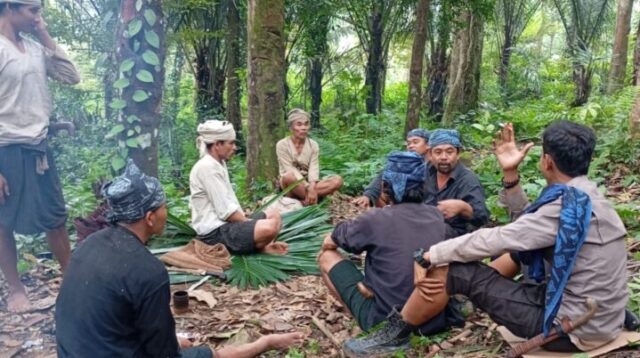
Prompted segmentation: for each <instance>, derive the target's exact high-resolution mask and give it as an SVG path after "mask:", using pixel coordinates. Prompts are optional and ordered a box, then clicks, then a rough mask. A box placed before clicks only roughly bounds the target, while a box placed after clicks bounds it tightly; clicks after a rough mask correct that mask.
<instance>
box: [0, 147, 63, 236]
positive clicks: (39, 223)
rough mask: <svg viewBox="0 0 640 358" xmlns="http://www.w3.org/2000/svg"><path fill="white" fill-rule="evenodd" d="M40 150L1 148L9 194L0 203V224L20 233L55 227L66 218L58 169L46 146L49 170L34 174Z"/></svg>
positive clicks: (0, 167)
mask: <svg viewBox="0 0 640 358" xmlns="http://www.w3.org/2000/svg"><path fill="white" fill-rule="evenodd" d="M39 155H41V153H40V152H37V151H34V150H31V149H27V148H25V147H24V146H22V145H19V144H12V145H8V146H4V147H0V174H1V175H2V176H3V177H4V178H5V180H6V181H7V183H8V184H9V191H10V195H9V197H5V203H4V205H0V226H2V227H3V228H6V229H8V230H10V231H15V232H18V233H20V234H38V233H41V232H47V231H51V230H54V229H58V228H60V227H61V226H63V225H64V223H65V222H66V220H67V210H66V208H65V204H64V197H63V196H62V184H61V183H60V177H59V176H58V170H57V169H56V165H55V163H54V160H53V155H52V154H51V149H49V148H47V152H46V155H47V161H48V163H49V169H48V170H46V171H45V172H44V174H42V175H40V174H38V173H36V159H37V157H38V156H39Z"/></svg>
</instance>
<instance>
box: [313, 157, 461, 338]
mask: <svg viewBox="0 0 640 358" xmlns="http://www.w3.org/2000/svg"><path fill="white" fill-rule="evenodd" d="M424 175H425V163H424V159H423V157H422V156H420V155H418V154H417V153H413V152H394V153H392V154H390V155H389V157H388V160H387V164H386V166H385V169H384V171H383V173H382V183H381V193H382V194H381V196H382V197H383V200H384V201H385V202H388V203H390V205H388V206H385V207H383V208H374V209H371V210H369V211H367V212H366V213H364V214H362V215H360V216H359V217H357V218H356V219H354V220H351V221H347V222H342V223H340V224H338V225H337V226H336V228H335V230H334V231H333V233H331V234H330V235H328V236H327V237H326V238H325V241H324V244H323V247H322V250H323V251H322V253H321V254H320V255H319V257H318V263H319V266H320V272H321V273H322V278H323V280H324V282H325V284H326V285H327V287H328V288H329V290H330V292H331V293H332V294H333V295H334V296H335V297H336V298H337V299H338V300H340V301H341V302H342V303H343V304H344V306H345V307H346V308H348V309H349V311H350V312H351V314H352V316H353V317H354V318H355V319H356V321H357V322H358V324H359V326H360V327H361V328H362V329H363V330H369V329H370V328H371V327H373V326H374V325H376V324H377V323H378V322H380V321H382V320H383V319H384V318H385V317H386V315H387V313H388V312H389V311H390V310H391V309H392V308H393V307H394V306H396V305H401V304H403V303H404V302H405V301H406V299H407V298H408V297H409V295H410V293H411V291H412V289H413V263H412V261H411V257H412V256H411V255H412V253H413V251H414V250H415V249H416V248H418V247H421V246H420V245H427V246H431V245H433V244H435V243H438V242H440V241H442V240H443V239H444V231H445V227H444V220H443V217H442V214H441V213H440V212H439V211H438V209H437V208H435V207H434V206H430V205H426V204H424V203H423V191H422V187H423V185H424ZM338 247H340V248H342V249H343V250H345V251H347V252H349V253H354V254H360V253H361V252H363V251H366V252H367V256H366V263H365V271H364V275H363V274H362V273H361V272H360V270H359V269H358V268H357V267H356V266H355V265H354V264H353V262H351V261H350V260H347V259H345V258H344V257H342V255H341V254H340V253H339V252H338V251H337V248H338ZM407 260H408V261H407ZM456 319H457V310H456V309H455V308H450V309H448V310H447V311H446V312H443V313H442V314H440V315H439V316H437V317H435V318H434V319H432V320H431V321H429V322H427V323H426V324H424V325H422V327H421V331H422V333H424V334H433V333H436V332H438V331H441V330H444V329H447V328H448V327H449V326H451V325H452V324H454V323H456V322H457V321H456Z"/></svg>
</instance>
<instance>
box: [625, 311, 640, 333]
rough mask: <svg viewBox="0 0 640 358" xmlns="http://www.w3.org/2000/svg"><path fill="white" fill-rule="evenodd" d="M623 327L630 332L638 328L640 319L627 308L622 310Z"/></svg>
mask: <svg viewBox="0 0 640 358" xmlns="http://www.w3.org/2000/svg"><path fill="white" fill-rule="evenodd" d="M624 328H626V329H627V330H628V331H632V332H633V331H635V330H637V329H638V328H640V319H638V317H637V316H636V315H635V314H634V313H633V312H632V311H631V310H630V309H628V308H627V309H625V310H624Z"/></svg>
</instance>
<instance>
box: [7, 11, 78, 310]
mask: <svg viewBox="0 0 640 358" xmlns="http://www.w3.org/2000/svg"><path fill="white" fill-rule="evenodd" d="M41 11H42V3H41V1H39V0H0V98H1V99H2V100H0V268H1V269H2V272H3V273H4V276H5V278H6V280H7V284H8V288H9V290H8V291H9V294H8V296H7V298H6V303H7V305H6V309H7V310H8V311H10V312H22V311H27V310H29V309H30V308H31V306H30V304H29V300H28V297H27V292H26V290H25V288H24V286H23V285H22V283H21V282H20V278H19V275H18V271H17V269H16V265H17V255H16V242H15V237H14V232H17V233H21V234H38V233H41V232H45V233H46V237H47V241H48V243H49V247H50V248H51V251H52V252H53V253H54V254H55V256H56V258H57V259H58V261H59V262H60V266H61V268H62V270H65V269H66V266H67V263H68V262H69V256H70V249H69V237H68V234H67V230H66V228H65V222H66V220H67V212H66V209H65V203H64V197H63V195H62V189H61V187H62V185H61V184H60V178H59V177H58V173H57V170H56V167H55V163H54V162H53V157H52V155H51V150H50V149H49V147H48V145H47V134H48V133H49V132H50V131H49V130H50V127H52V126H50V123H49V117H50V116H51V110H52V105H51V96H50V94H49V89H48V87H47V77H51V78H53V79H55V80H58V81H60V82H63V83H67V84H76V83H78V82H79V81H80V77H79V75H78V72H77V71H76V69H75V67H74V65H73V63H71V61H69V59H68V58H67V55H66V54H65V53H64V51H63V50H62V49H61V48H60V47H59V46H57V45H56V43H55V41H54V40H53V39H52V38H51V36H49V33H48V32H47V24H46V22H45V21H44V19H43V18H42V14H41Z"/></svg>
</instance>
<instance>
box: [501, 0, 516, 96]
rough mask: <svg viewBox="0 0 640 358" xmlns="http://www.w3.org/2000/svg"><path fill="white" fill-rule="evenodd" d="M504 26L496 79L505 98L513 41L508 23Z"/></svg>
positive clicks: (507, 92) (507, 90)
mask: <svg viewBox="0 0 640 358" xmlns="http://www.w3.org/2000/svg"><path fill="white" fill-rule="evenodd" d="M507 1H508V0H507ZM504 27H505V28H504V43H503V44H502V50H501V52H500V69H499V72H498V80H499V82H500V89H501V91H502V95H503V96H504V98H505V99H506V98H508V97H509V88H508V81H509V63H510V62H511V47H512V46H513V42H512V39H511V35H509V33H510V32H511V31H510V30H509V29H508V25H506V24H505V26H504Z"/></svg>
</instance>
